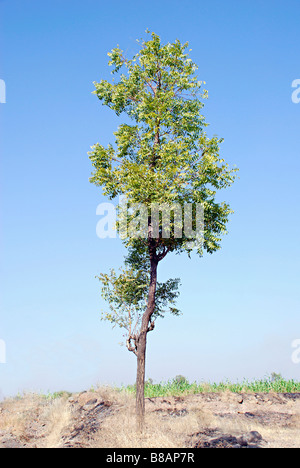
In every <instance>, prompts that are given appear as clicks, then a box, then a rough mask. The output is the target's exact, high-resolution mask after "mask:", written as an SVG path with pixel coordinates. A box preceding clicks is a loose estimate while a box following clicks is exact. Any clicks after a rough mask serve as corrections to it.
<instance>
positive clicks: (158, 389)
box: [123, 377, 300, 398]
mask: <svg viewBox="0 0 300 468" xmlns="http://www.w3.org/2000/svg"><path fill="white" fill-rule="evenodd" d="M123 390H125V391H127V392H128V393H135V386H134V385H129V386H127V387H123ZM225 391H230V392H233V393H270V392H275V393H300V382H297V381H295V380H285V379H283V378H281V379H280V380H277V381H276V382H274V381H272V378H266V379H262V380H254V381H248V380H246V379H245V380H243V381H242V382H236V383H232V382H229V381H226V382H219V383H206V382H203V383H197V382H193V383H189V382H188V381H187V380H178V379H177V377H175V378H174V379H173V380H168V381H167V382H161V383H158V384H154V383H153V382H149V380H148V381H147V382H146V384H145V396H146V397H147V398H154V397H166V396H177V395H187V394H197V393H210V392H213V393H220V392H225Z"/></svg>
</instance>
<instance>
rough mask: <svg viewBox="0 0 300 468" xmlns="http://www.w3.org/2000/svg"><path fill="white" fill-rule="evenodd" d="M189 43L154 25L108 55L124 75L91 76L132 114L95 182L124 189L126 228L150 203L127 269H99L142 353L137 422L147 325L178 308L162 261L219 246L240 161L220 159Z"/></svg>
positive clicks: (100, 150)
mask: <svg viewBox="0 0 300 468" xmlns="http://www.w3.org/2000/svg"><path fill="white" fill-rule="evenodd" d="M147 33H148V34H150V33H149V32H148V31H147ZM138 42H139V41H138ZM187 49H188V43H184V44H182V43H181V42H180V41H179V40H176V41H175V42H174V43H167V44H165V45H163V44H162V43H161V39H160V37H159V36H158V35H156V34H154V33H151V36H150V37H149V39H148V40H146V41H142V42H141V43H140V47H139V51H138V52H137V53H136V55H134V57H133V58H131V59H128V58H126V57H125V56H124V54H123V51H122V50H121V49H120V48H119V47H117V48H115V49H113V50H112V51H111V52H110V53H109V54H108V55H109V57H110V61H109V65H111V66H112V67H113V69H112V74H118V76H119V79H118V81H117V82H115V80H113V82H112V83H110V82H108V81H106V80H101V81H100V82H99V83H98V82H95V83H94V85H95V88H96V90H95V91H94V92H95V94H96V95H97V96H98V98H99V99H100V101H102V103H103V104H104V105H106V106H108V107H109V108H111V109H112V110H113V111H114V112H115V113H116V114H117V115H121V114H124V115H127V116H128V118H129V119H127V120H126V123H122V124H121V125H120V126H119V128H118V129H117V131H116V132H115V133H114V135H115V144H114V145H112V144H110V145H109V146H108V147H107V148H105V147H103V146H102V145H100V144H99V143H97V144H96V145H94V146H93V147H92V148H91V149H92V151H91V152H90V153H89V157H90V159H91V161H92V164H93V167H94V172H93V174H92V177H91V182H92V183H94V184H96V185H97V186H100V187H102V189H103V193H104V194H105V195H106V196H108V197H109V198H110V199H114V198H116V197H118V196H126V208H127V209H126V210H125V215H124V210H121V209H120V217H119V221H118V229H119V231H120V230H121V229H120V227H121V225H123V226H124V222H125V226H126V228H127V227H129V226H132V223H133V221H135V222H136V224H135V226H136V225H137V224H139V223H138V222H137V220H139V221H140V224H142V223H141V218H140V217H139V216H140V215H141V212H142V211H143V210H144V215H145V213H146V230H145V231H146V232H145V233H144V235H143V236H141V235H139V236H136V235H132V229H131V230H130V229H127V230H125V232H127V234H125V235H123V241H124V243H125V245H126V247H127V248H128V250H129V255H128V257H127V259H126V266H125V268H124V269H123V270H121V272H120V274H119V275H117V274H116V273H115V271H111V272H110V274H106V275H101V276H100V280H101V281H102V284H103V295H104V297H105V299H107V300H108V302H109V304H110V312H108V313H107V314H105V315H104V318H106V319H108V320H110V321H111V322H113V323H114V324H117V325H119V326H121V327H123V328H124V329H126V330H127V340H126V342H127V347H128V349H129V350H130V351H132V352H133V353H134V354H136V356H137V380H136V405H137V415H138V425H139V429H142V426H143V420H144V412H145V406H144V383H145V356H146V343H147V333H148V332H149V331H151V330H153V328H154V323H155V319H156V318H157V317H159V316H162V315H164V313H165V312H166V311H167V310H170V311H171V313H174V314H178V313H179V311H178V310H177V309H176V307H175V300H176V298H177V296H178V284H179V280H178V279H175V280H174V279H171V280H168V281H167V282H165V283H159V282H158V280H157V268H158V265H159V263H160V262H161V261H162V260H163V259H164V258H165V257H166V256H167V255H168V254H169V253H172V252H175V253H184V252H186V253H187V254H188V255H190V254H191V252H192V251H193V250H194V251H195V252H197V254H198V255H200V256H202V255H203V252H204V251H207V252H208V253H213V252H215V251H217V250H218V249H219V248H220V241H221V237H222V235H223V234H224V233H226V232H227V230H226V226H227V222H228V219H229V215H230V213H231V212H232V210H231V209H230V207H229V205H228V204H227V203H225V202H219V201H217V200H216V195H217V192H218V191H219V190H220V189H222V188H226V187H228V186H230V185H231V184H232V183H233V182H234V179H235V176H236V171H237V169H231V168H229V166H228V164H226V163H225V161H224V159H222V158H221V157H220V154H219V146H220V143H221V142H222V139H219V138H218V137H216V136H213V137H211V138H209V137H208V136H207V133H206V131H205V130H206V127H207V125H208V124H207V123H206V121H205V118H204V116H203V114H202V110H203V106H204V104H203V100H204V99H206V98H207V91H206V90H205V89H202V85H203V83H202V82H201V81H199V80H198V78H197V76H196V71H197V68H198V67H197V66H196V65H195V63H193V62H192V60H191V59H190V58H189V52H190V50H189V51H188V50H187ZM122 70H124V73H122ZM154 206H155V207H157V206H159V207H160V208H159V210H160V211H164V209H165V208H162V207H169V211H170V212H171V215H170V225H169V229H167V228H166V226H165V225H164V222H163V219H162V218H163V215H162V214H160V216H159V218H158V219H159V221H158V219H157V213H156V215H155V219H154V216H153V214H151V213H153V207H154ZM199 206H201V207H202V209H203V217H204V218H203V226H202V228H201V236H200V237H199V236H197V235H196V236H195V238H194V239H193V240H194V243H191V232H192V233H194V232H197V230H196V229H195V228H196V227H197V207H199ZM137 207H138V209H136V208H137ZM190 207H192V208H190ZM178 208H179V215H178ZM180 208H181V209H182V211H180ZM145 210H146V211H145ZM184 211H187V212H188V213H189V218H191V219H189V221H190V230H189V233H188V234H187V232H186V230H184V232H181V230H180V226H179V229H178V225H179V224H180V221H182V220H184V221H187V217H186V216H185V215H184V214H181V213H184ZM144 217H145V216H144ZM123 231H124V230H123ZM122 233H123V232H122Z"/></svg>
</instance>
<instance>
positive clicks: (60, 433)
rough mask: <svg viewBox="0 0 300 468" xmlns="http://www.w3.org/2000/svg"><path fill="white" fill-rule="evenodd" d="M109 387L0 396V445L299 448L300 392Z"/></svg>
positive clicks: (31, 446) (39, 446) (42, 446)
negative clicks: (140, 430)
mask: <svg viewBox="0 0 300 468" xmlns="http://www.w3.org/2000/svg"><path fill="white" fill-rule="evenodd" d="M134 406H135V402H134V397H133V396H132V395H128V394H126V393H125V392H117V391H114V390H112V389H109V388H99V389H98V390H96V391H93V392H82V393H79V394H75V395H73V396H72V397H68V396H67V395H65V396H62V397H60V398H57V399H55V400H47V399H46V398H45V397H42V396H37V395H25V396H24V397H22V398H18V399H9V400H6V401H4V402H2V403H0V448H75V447H79V448H93V447H105V448H144V447H149V448H191V447H194V448H202V447H220V448H223V447H238V448H239V447H262V448H271V447H284V448H288V447H293V448H300V431H299V429H300V394H257V393H256V394H233V393H230V392H228V393H227V392H224V393H203V394H199V395H186V396H183V397H166V398H152V399H149V398H148V399H147V400H146V427H145V431H144V434H143V435H142V436H141V435H139V434H137V433H136V430H135V427H136V426H135V408H134Z"/></svg>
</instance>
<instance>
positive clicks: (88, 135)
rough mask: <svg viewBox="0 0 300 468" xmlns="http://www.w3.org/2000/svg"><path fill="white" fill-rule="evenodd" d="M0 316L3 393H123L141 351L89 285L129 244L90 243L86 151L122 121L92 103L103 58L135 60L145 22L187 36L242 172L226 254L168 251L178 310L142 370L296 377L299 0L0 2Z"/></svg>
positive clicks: (228, 152)
mask: <svg viewBox="0 0 300 468" xmlns="http://www.w3.org/2000/svg"><path fill="white" fill-rule="evenodd" d="M0 9H1V31H2V33H1V44H2V47H1V57H0V59H1V61H0V79H3V80H5V82H6V87H7V97H6V100H7V102H6V104H0V113H1V115H0V119H1V319H0V339H3V340H5V342H6V346H7V363H6V364H0V390H1V392H2V394H4V395H11V394H15V393H17V392H18V391H20V392H21V391H23V390H27V391H28V390H40V391H43V392H46V391H48V390H50V391H53V390H61V389H67V390H71V391H73V390H74V391H75V390H82V389H86V388H88V387H89V386H90V385H92V384H94V385H95V384H97V383H111V384H121V383H131V382H133V381H134V379H135V365H136V363H135V358H134V356H133V355H132V353H129V352H128V351H127V350H126V349H125V348H124V347H121V346H119V344H118V343H119V342H120V341H122V336H121V333H120V332H119V331H117V330H111V328H110V326H109V325H107V324H105V323H103V322H101V321H100V311H101V309H102V308H103V307H104V306H105V304H104V303H103V302H102V299H101V296H100V289H99V283H98V282H97V280H96V279H95V275H97V274H98V273H100V272H105V271H107V270H108V269H109V268H110V267H113V266H114V267H118V266H119V265H121V263H122V261H123V255H124V250H123V246H122V244H121V241H120V240H115V239H111V240H100V239H98V238H97V236H96V223H97V221H98V218H97V216H96V207H97V205H98V204H99V203H101V202H102V201H103V200H104V198H103V197H102V196H101V193H100V190H99V189H97V188H95V187H94V186H92V185H91V184H90V183H89V176H90V173H91V165H90V161H89V159H88V157H87V152H88V151H89V148H90V146H91V145H93V144H94V143H96V142H100V143H103V144H104V145H106V144H107V143H108V142H110V141H113V135H112V134H113V132H114V131H115V130H116V128H117V125H118V124H119V123H120V122H121V120H122V119H120V118H119V119H117V118H116V117H115V116H114V115H113V113H112V111H110V110H109V109H106V108H105V107H103V106H101V103H100V102H99V101H98V100H97V98H96V97H95V96H94V95H92V94H91V92H92V91H93V85H92V83H93V81H95V80H100V79H101V78H109V77H110V70H109V68H108V66H107V60H108V58H107V52H108V51H109V50H110V49H111V48H113V47H115V46H116V45H117V44H120V47H121V48H122V49H124V50H125V51H126V53H127V54H128V55H129V56H130V55H131V54H132V53H133V52H134V51H135V50H136V42H135V40H136V39H137V38H142V37H145V36H146V35H145V30H146V29H147V28H149V29H150V30H151V31H154V32H156V33H157V34H159V35H160V36H161V37H162V40H163V41H164V42H172V41H174V40H175V39H176V38H178V39H180V40H181V41H189V43H190V48H192V53H191V57H192V59H193V60H194V61H195V62H196V63H197V64H198V65H199V79H201V80H204V81H206V83H207V89H208V91H209V96H210V98H209V100H208V101H207V103H206V110H205V115H206V118H207V121H208V122H210V124H211V125H210V127H209V132H210V134H211V135H212V134H218V135H219V136H220V137H224V138H225V142H224V144H223V148H222V154H223V155H224V158H225V159H226V160H227V161H228V162H229V163H230V164H231V165H233V164H236V165H237V166H238V167H239V168H240V173H239V176H240V179H239V180H238V181H237V182H236V183H235V186H234V187H233V188H231V189H229V190H227V191H224V192H223V193H222V198H223V199H224V200H226V201H228V202H230V204H231V206H232V208H233V209H234V210H235V214H234V215H233V216H232V218H231V221H230V225H229V235H228V236H226V238H224V241H223V244H222V250H221V251H220V252H219V253H216V254H214V255H213V256H205V257H204V258H203V259H199V258H196V257H195V258H193V259H192V260H188V259H187V258H185V257H179V256H176V257H174V258H173V257H170V258H167V259H166V260H165V261H164V262H163V263H162V264H161V268H160V275H161V276H160V277H161V278H166V277H168V275H169V272H171V274H170V276H173V277H174V276H179V277H180V278H181V280H182V287H181V296H180V300H179V305H180V307H181V310H182V311H183V315H182V316H181V317H180V318H165V319H164V320H162V321H161V322H159V323H158V324H157V328H156V329H155V331H154V332H153V333H151V334H149V335H148V356H147V377H151V378H153V379H154V380H155V381H159V380H161V379H164V380H165V379H168V378H172V377H174V376H175V375H176V374H183V375H185V376H186V377H188V378H189V379H190V380H197V381H200V380H221V379H226V378H228V379H232V380H237V379H239V380H241V379H243V378H244V377H246V378H249V379H251V378H260V377H264V376H265V375H267V374H270V373H271V372H273V371H276V372H281V373H282V374H283V375H284V376H285V377H287V378H295V379H299V378H300V365H299V364H298V365H296V364H293V363H292V361H291V353H292V348H291V343H292V341H293V340H295V339H298V338H300V324H299V309H300V308H299V260H300V258H299V257H300V256H299V253H300V248H299V237H300V236H299V234H300V221H299V205H300V197H299V170H300V160H299V156H300V139H299V124H300V104H294V103H293V102H292V99H291V95H292V87H291V84H292V82H293V80H295V79H299V78H300V67H299V39H300V38H299V36H300V33H299V20H300V3H299V0H285V1H283V0H277V1H276V2H275V1H273V0H264V1H260V0H251V1H250V0H243V1H240V0H227V1H226V2H224V1H223V0H211V1H209V2H204V1H202V0H189V1H187V2H183V1H177V0H172V1H170V0H164V1H158V0H154V1H152V2H150V3H149V2H145V1H137V0H129V1H128V2H124V1H120V0H116V1H112V2H106V1H101V0H85V1H82V0H51V1H49V0H46V1H39V0H2V1H0Z"/></svg>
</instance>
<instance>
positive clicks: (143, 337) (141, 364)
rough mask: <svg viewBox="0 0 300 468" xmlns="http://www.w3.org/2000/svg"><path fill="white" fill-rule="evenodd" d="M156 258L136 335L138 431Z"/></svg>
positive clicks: (143, 390) (140, 420) (143, 402)
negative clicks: (138, 331)
mask: <svg viewBox="0 0 300 468" xmlns="http://www.w3.org/2000/svg"><path fill="white" fill-rule="evenodd" d="M157 264H158V262H157V259H156V258H154V259H153V258H152V259H151V278H150V287H149V294H148V303H147V309H146V311H145V313H144V315H143V318H142V326H141V331H140V334H139V337H138V346H137V374H136V414H137V427H138V431H139V432H143V427H144V419H145V365H146V344H147V333H148V329H149V322H150V319H151V316H152V314H153V312H154V308H155V292H156V284H157Z"/></svg>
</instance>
